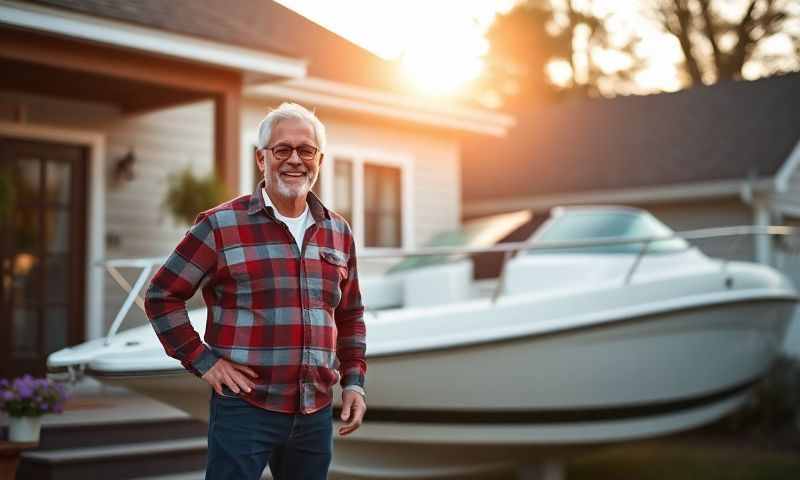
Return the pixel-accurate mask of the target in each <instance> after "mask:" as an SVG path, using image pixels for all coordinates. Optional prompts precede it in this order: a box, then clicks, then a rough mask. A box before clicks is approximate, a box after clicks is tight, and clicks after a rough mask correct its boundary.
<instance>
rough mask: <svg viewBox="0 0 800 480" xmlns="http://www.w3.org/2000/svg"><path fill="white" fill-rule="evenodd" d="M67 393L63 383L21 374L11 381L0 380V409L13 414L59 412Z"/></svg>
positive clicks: (29, 414)
mask: <svg viewBox="0 0 800 480" xmlns="http://www.w3.org/2000/svg"><path fill="white" fill-rule="evenodd" d="M67 397H68V395H67V391H66V389H65V388H64V386H63V385H61V384H57V383H54V382H52V381H51V380H49V379H47V378H33V377H32V376H31V375H23V376H22V377H19V378H15V379H14V380H13V381H11V382H9V381H8V380H5V379H3V380H2V381H0V410H5V411H7V412H8V413H9V414H10V415H13V416H31V415H33V416H36V415H42V414H45V413H49V412H53V413H61V412H62V411H63V409H64V407H63V403H64V402H65V401H66V399H67Z"/></svg>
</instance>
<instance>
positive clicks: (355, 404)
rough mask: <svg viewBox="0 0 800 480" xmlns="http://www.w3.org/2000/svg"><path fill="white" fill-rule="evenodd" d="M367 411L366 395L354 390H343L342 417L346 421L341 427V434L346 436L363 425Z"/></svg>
mask: <svg viewBox="0 0 800 480" xmlns="http://www.w3.org/2000/svg"><path fill="white" fill-rule="evenodd" d="M366 411H367V402H366V401H365V400H364V397H363V396H362V395H361V394H360V393H358V392H354V391H353V390H344V391H343V392H342V414H341V416H340V417H341V419H342V421H343V422H346V423H345V424H344V425H342V426H341V427H339V435H342V436H345V435H349V434H350V433H353V432H354V431H356V430H357V429H358V427H360V426H361V422H362V421H364V413H365V412H366Z"/></svg>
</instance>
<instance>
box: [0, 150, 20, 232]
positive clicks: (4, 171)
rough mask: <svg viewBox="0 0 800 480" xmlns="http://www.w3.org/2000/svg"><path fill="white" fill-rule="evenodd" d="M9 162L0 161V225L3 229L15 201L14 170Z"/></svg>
mask: <svg viewBox="0 0 800 480" xmlns="http://www.w3.org/2000/svg"><path fill="white" fill-rule="evenodd" d="M11 166H12V165H11V162H6V163H0V227H2V228H3V230H5V229H6V228H8V227H7V226H6V225H7V224H8V222H9V219H10V218H11V213H12V212H13V211H14V203H15V201H16V199H15V197H16V195H15V192H16V188H14V171H13V169H12V168H11Z"/></svg>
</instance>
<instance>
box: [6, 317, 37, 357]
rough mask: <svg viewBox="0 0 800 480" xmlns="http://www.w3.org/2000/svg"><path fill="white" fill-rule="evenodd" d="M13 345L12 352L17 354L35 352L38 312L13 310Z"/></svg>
mask: <svg viewBox="0 0 800 480" xmlns="http://www.w3.org/2000/svg"><path fill="white" fill-rule="evenodd" d="M13 317H14V325H13V329H14V344H13V345H12V351H14V352H18V353H31V352H35V351H36V338H37V334H38V330H39V329H38V327H39V325H38V322H37V320H38V311H37V310H34V309H32V308H15V309H14V313H13Z"/></svg>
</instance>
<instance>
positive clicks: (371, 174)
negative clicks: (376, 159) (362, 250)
mask: <svg viewBox="0 0 800 480" xmlns="http://www.w3.org/2000/svg"><path fill="white" fill-rule="evenodd" d="M400 178H401V172H400V169H399V168H397V167H391V166H384V165H373V164H370V163H365V164H364V227H365V230H364V245H365V246H367V247H400V246H402V243H403V242H402V239H403V236H402V226H401V210H400V202H401V198H400Z"/></svg>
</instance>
